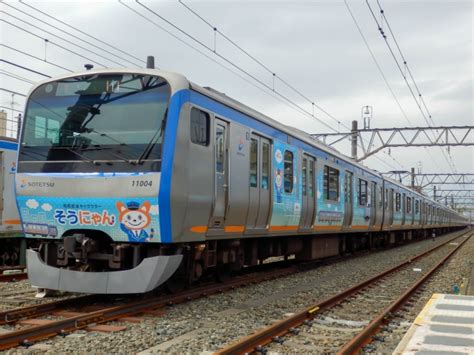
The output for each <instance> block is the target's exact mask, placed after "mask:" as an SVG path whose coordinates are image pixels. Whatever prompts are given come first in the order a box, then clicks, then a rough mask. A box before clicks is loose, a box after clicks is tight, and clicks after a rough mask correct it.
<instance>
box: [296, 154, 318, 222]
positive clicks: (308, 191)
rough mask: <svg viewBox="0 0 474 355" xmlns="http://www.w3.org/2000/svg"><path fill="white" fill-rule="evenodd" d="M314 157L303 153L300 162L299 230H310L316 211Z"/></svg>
mask: <svg viewBox="0 0 474 355" xmlns="http://www.w3.org/2000/svg"><path fill="white" fill-rule="evenodd" d="M315 161H316V160H315V158H313V157H311V156H309V155H307V154H303V161H302V163H301V179H302V182H301V187H302V195H303V203H302V209H301V217H300V226H299V228H300V230H302V231H304V230H306V231H307V230H312V229H313V222H314V215H315V212H316V194H315V186H316V181H315V177H316V174H315Z"/></svg>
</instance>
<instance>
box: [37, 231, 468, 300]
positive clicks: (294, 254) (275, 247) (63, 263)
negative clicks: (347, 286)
mask: <svg viewBox="0 0 474 355" xmlns="http://www.w3.org/2000/svg"><path fill="white" fill-rule="evenodd" d="M456 229H460V228H457V227H451V228H447V227H444V228H436V229H422V230H420V229H419V230H402V231H391V232H368V233H346V234H333V235H305V236H291V237H285V236H282V237H272V238H262V237H259V238H245V239H243V238H241V239H232V240H209V241H206V242H197V243H183V244H143V243H113V242H112V240H111V239H110V238H109V237H108V236H107V235H105V234H103V235H100V234H99V235H98V234H94V235H86V234H83V233H73V234H71V235H69V236H66V237H64V238H62V239H61V240H42V241H41V242H40V244H39V247H38V248H35V249H30V250H29V251H28V262H29V272H30V269H32V270H31V272H30V274H29V277H30V279H31V280H32V284H33V285H35V281H36V282H38V283H41V285H38V286H39V287H42V288H51V289H63V290H66V291H76V292H91V293H136V292H148V291H151V290H153V289H155V288H156V287H157V286H159V285H164V287H165V288H167V289H168V290H169V291H171V292H175V291H177V290H180V289H183V288H185V287H187V286H190V285H192V284H195V283H198V282H200V281H203V280H209V279H211V278H213V279H217V280H218V281H224V280H225V279H227V278H229V277H231V276H232V275H233V274H235V273H238V272H239V271H241V270H243V269H244V268H246V267H250V266H257V265H260V264H263V263H264V262H265V260H268V259H269V258H274V257H280V258H282V259H288V258H290V257H291V258H294V259H295V260H296V261H297V262H298V261H310V260H317V259H324V258H328V257H334V256H337V255H345V254H351V253H355V252H358V251H361V250H371V249H378V248H384V247H389V246H394V245H399V244H403V243H408V242H410V241H414V240H419V239H422V238H426V237H431V236H432V233H433V231H434V232H435V233H436V235H440V234H442V233H446V232H449V231H452V230H456ZM30 264H31V266H34V267H33V268H32V267H31V266H30ZM45 268H47V270H46V269H45ZM44 273H46V274H48V276H46V275H44ZM55 275H56V276H55ZM89 276H90V277H92V279H88V277H89ZM46 278H49V279H48V280H47V282H46V283H45V280H46ZM137 278H139V279H141V280H142V283H143V285H141V286H138V284H139V281H137V280H136V279H137ZM104 284H105V285H104ZM124 285H125V286H124ZM126 285H130V287H128V288H127V287H126ZM48 286H49V287H48Z"/></svg>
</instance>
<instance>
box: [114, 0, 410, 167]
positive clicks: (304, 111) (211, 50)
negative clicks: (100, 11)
mask: <svg viewBox="0 0 474 355" xmlns="http://www.w3.org/2000/svg"><path fill="white" fill-rule="evenodd" d="M119 3H120V4H121V5H123V6H125V7H126V8H128V9H129V10H130V11H132V12H134V13H135V14H137V15H138V16H140V17H142V18H144V19H145V20H147V21H148V22H150V23H152V24H153V25H154V26H156V27H158V28H160V29H161V30H163V31H165V32H167V33H168V34H169V35H171V36H173V37H174V38H175V39H177V40H179V41H180V42H182V43H184V44H185V45H187V46H189V47H191V48H192V49H194V50H196V51H198V52H199V53H200V54H202V55H204V56H205V57H207V58H208V59H210V60H212V61H213V62H215V63H217V64H218V65H220V66H222V67H224V68H225V69H226V70H230V71H231V72H233V71H232V70H231V69H229V68H227V67H225V66H223V65H222V63H220V62H217V61H216V60H215V59H214V58H211V57H210V56H208V55H207V54H205V53H203V52H202V51H200V50H199V49H197V48H196V47H194V46H191V45H190V44H189V43H187V42H185V41H183V40H182V39H181V38H180V37H178V36H176V35H175V34H174V33H172V32H170V31H168V30H167V29H165V28H164V27H163V26H160V25H159V24H157V23H156V22H154V21H152V20H150V19H149V18H148V17H146V16H144V15H143V14H141V13H140V12H138V11H137V10H135V9H133V8H132V7H130V6H128V5H127V4H125V3H124V2H122V1H120V0H119ZM137 3H138V1H137ZM140 5H142V4H140ZM142 6H143V5H142ZM151 12H152V13H153V11H151ZM158 17H159V18H162V17H161V16H160V15H158ZM165 22H167V21H165ZM172 27H175V28H176V29H178V30H179V31H180V32H181V33H183V34H186V35H187V37H189V38H191V39H193V40H194V41H195V42H197V43H198V44H200V45H201V46H203V47H205V48H206V49H207V50H208V51H210V52H212V53H214V54H215V55H217V56H218V57H219V58H221V59H222V58H223V59H224V61H225V62H227V63H229V64H231V65H232V66H233V67H234V68H236V69H238V70H239V71H240V72H243V73H245V74H246V75H247V76H249V77H250V78H251V79H253V80H254V81H256V82H257V83H259V84H260V85H262V86H263V88H262V87H259V86H255V85H253V84H252V83H250V84H252V85H253V86H255V87H257V88H258V89H259V90H262V91H263V92H265V93H267V92H266V91H265V90H264V89H267V90H268V91H269V92H270V93H272V94H273V93H275V94H277V95H278V96H279V97H280V98H284V100H285V102H284V103H285V104H287V105H289V106H290V107H292V108H294V109H296V110H297V111H299V112H300V113H302V114H303V115H305V116H308V117H310V118H313V119H316V120H318V121H320V120H319V119H317V117H315V116H314V115H313V114H311V113H309V112H308V111H306V110H304V108H302V107H301V106H299V105H297V104H296V103H294V102H293V101H291V100H290V99H288V98H287V97H286V96H284V95H282V94H280V93H278V92H277V91H275V90H273V88H271V87H269V86H268V85H267V84H265V83H262V82H261V81H260V80H259V79H258V78H255V77H254V76H252V75H251V74H250V75H249V73H247V72H246V71H245V70H243V69H242V68H240V67H238V66H237V65H236V64H234V63H233V62H231V61H230V60H229V59H228V58H224V57H223V56H222V55H220V54H219V53H216V52H214V51H213V49H212V48H210V47H209V46H207V45H205V44H204V43H202V42H201V41H199V40H198V39H196V38H194V37H193V36H192V35H189V34H187V33H186V32H185V31H184V30H181V29H180V28H177V26H176V25H174V24H172ZM233 73H234V74H236V75H237V76H239V77H240V78H242V79H243V80H245V81H246V82H249V81H248V80H246V79H245V78H243V77H242V76H240V75H239V74H237V73H235V72H233ZM267 94H269V93H267ZM320 122H321V121H320ZM321 123H323V122H321ZM323 125H324V126H326V127H328V128H329V129H331V130H333V131H337V130H335V129H334V128H332V127H330V126H328V125H327V124H325V123H323ZM375 158H376V159H379V158H378V157H375ZM391 158H392V159H393V160H394V161H396V159H394V158H393V157H391ZM379 160H380V161H381V162H382V163H383V164H385V165H387V166H389V167H391V168H393V166H392V165H390V164H387V163H386V162H385V161H384V160H381V159H379ZM396 162H397V164H399V165H401V164H400V163H399V162H398V161H396ZM401 166H402V165H401Z"/></svg>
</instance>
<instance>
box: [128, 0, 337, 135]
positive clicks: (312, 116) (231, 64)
mask: <svg viewBox="0 0 474 355" xmlns="http://www.w3.org/2000/svg"><path fill="white" fill-rule="evenodd" d="M135 1H136V3H137V4H139V5H140V6H142V7H143V8H145V9H146V10H147V11H148V12H150V13H152V14H154V15H155V16H156V17H158V18H160V19H162V20H163V21H164V22H166V23H167V24H169V25H170V26H171V27H173V28H175V29H176V30H178V31H179V32H180V33H182V34H184V35H185V36H186V37H188V38H190V39H191V40H193V41H194V42H196V43H197V44H199V45H200V46H202V47H203V48H205V49H206V50H208V51H209V52H211V53H214V54H215V55H216V56H217V57H219V58H220V59H221V60H223V61H224V62H226V63H227V64H229V65H230V66H232V67H233V68H235V69H236V70H238V71H240V72H241V73H242V74H244V75H246V76H248V77H249V78H251V79H253V80H254V81H256V82H257V83H259V84H260V85H261V86H263V87H265V88H266V89H268V90H270V91H273V92H275V94H276V95H278V96H279V97H280V98H282V99H283V100H285V101H286V102H288V103H289V104H291V105H293V106H296V107H298V108H299V110H301V111H303V112H305V114H306V115H307V116H308V117H311V118H313V119H315V120H316V121H318V122H320V123H321V124H322V125H324V126H325V127H327V128H329V129H331V130H333V128H332V127H331V126H330V125H328V124H327V123H326V122H324V121H322V120H321V119H319V118H318V117H316V116H315V115H313V114H311V112H309V111H307V110H306V109H304V108H303V107H301V105H299V104H297V103H295V102H294V101H292V100H291V99H289V98H288V97H287V96H285V95H283V94H281V93H279V92H278V91H275V90H273V88H272V87H271V86H269V85H268V84H266V83H264V82H263V81H262V80H260V79H259V78H257V77H256V76H254V75H252V74H251V73H249V72H248V71H246V70H245V69H243V68H241V67H240V66H238V65H237V64H235V63H234V62H232V61H231V60H230V59H228V58H227V57H225V56H223V55H221V54H220V53H217V52H214V50H213V49H212V48H211V47H209V46H208V45H206V44H205V43H203V42H202V41H200V40H199V39H197V38H196V37H194V36H193V35H191V34H189V33H188V32H186V31H184V30H183V29H182V28H180V27H179V26H177V25H175V24H174V23H173V22H171V21H169V20H168V19H166V18H165V17H163V16H161V15H160V14H158V13H157V12H155V11H153V10H152V9H150V8H149V7H147V6H146V5H144V4H142V3H140V2H139V1H138V0H135ZM119 3H120V4H122V5H124V6H126V7H127V8H129V9H130V7H129V6H127V5H126V4H125V3H124V2H123V1H120V0H119ZM134 12H135V13H138V12H137V11H134ZM142 17H144V16H143V15H142ZM160 28H162V27H161V26H160Z"/></svg>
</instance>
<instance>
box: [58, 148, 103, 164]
mask: <svg viewBox="0 0 474 355" xmlns="http://www.w3.org/2000/svg"><path fill="white" fill-rule="evenodd" d="M51 149H65V150H67V151H68V152H71V153H73V154H75V155H77V156H78V157H80V158H82V159H84V160H85V161H88V162H89V163H92V164H94V165H101V163H100V162H98V161H97V160H93V159H91V158H89V157H88V156H86V155H84V154H81V153H79V152H76V151H75V150H74V149H71V148H69V147H63V146H60V147H52V148H51Z"/></svg>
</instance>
